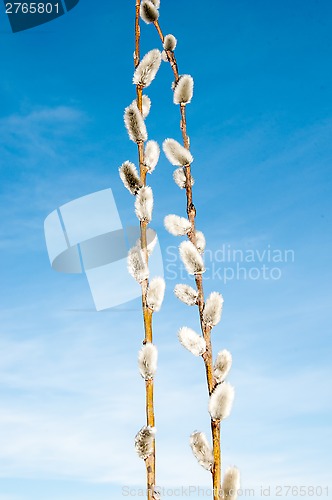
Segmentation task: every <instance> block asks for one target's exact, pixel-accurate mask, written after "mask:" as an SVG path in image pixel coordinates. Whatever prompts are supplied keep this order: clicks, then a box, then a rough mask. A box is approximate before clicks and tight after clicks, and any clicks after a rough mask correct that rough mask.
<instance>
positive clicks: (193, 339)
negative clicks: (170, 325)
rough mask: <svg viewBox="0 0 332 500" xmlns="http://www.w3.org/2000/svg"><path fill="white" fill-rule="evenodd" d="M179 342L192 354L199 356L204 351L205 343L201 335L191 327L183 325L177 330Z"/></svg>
mask: <svg viewBox="0 0 332 500" xmlns="http://www.w3.org/2000/svg"><path fill="white" fill-rule="evenodd" d="M178 338H179V341H180V343H181V344H182V345H183V347H185V348H186V349H188V351H190V352H191V353H192V354H193V355H194V356H201V355H202V354H204V352H205V351H206V343H205V340H204V339H203V337H201V336H200V335H198V333H196V332H194V330H192V329H191V328H188V327H187V326H183V327H182V328H180V330H179V332H178Z"/></svg>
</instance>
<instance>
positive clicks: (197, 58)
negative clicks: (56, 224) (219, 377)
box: [0, 0, 332, 500]
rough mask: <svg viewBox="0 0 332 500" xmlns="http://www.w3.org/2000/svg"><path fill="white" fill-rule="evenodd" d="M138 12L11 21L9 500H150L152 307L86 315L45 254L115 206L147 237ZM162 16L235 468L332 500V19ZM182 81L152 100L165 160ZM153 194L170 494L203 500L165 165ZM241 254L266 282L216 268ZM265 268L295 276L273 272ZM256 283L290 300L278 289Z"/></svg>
mask: <svg viewBox="0 0 332 500" xmlns="http://www.w3.org/2000/svg"><path fill="white" fill-rule="evenodd" d="M133 4H134V2H133V1H132V2H112V3H111V2H106V1H104V0H101V1H100V2H98V3H93V4H92V2H87V1H86V0H80V3H79V5H78V6H77V7H76V8H75V9H73V10H72V11H71V12H70V13H68V14H67V15H66V16H64V17H62V18H60V19H58V20H55V21H53V22H52V23H50V24H45V25H43V26H41V27H39V28H36V29H33V30H30V31H27V32H21V33H17V34H12V33H11V31H10V28H9V23H8V20H7V19H6V17H5V14H4V9H2V10H1V13H0V22H1V30H0V36H1V38H2V44H1V45H2V51H1V56H0V58H1V68H2V78H1V81H0V92H1V108H0V109H1V112H0V138H1V139H0V168H1V183H0V192H1V213H2V218H1V239H0V247H1V254H2V258H1V264H0V265H1V311H0V314H1V327H0V332H1V333H0V353H1V355H0V443H1V444H0V500H45V498H47V500H59V499H60V498H61V500H69V499H70V500H91V498H93V499H94V500H104V499H106V498H110V497H117V498H121V497H122V496H123V495H122V489H121V488H122V487H123V486H124V485H129V486H131V487H133V488H141V487H144V480H145V478H144V467H143V464H142V463H141V461H140V460H139V459H138V458H137V457H136V456H135V453H134V450H133V436H134V435H135V433H136V432H137V430H138V429H139V428H140V427H141V426H142V425H143V423H144V384H143V383H142V380H141V379H140V377H139V375H138V372H137V366H136V357H137V351H138V349H139V346H140V342H141V339H142V329H141V313H140V307H139V301H133V302H131V303H130V304H126V305H124V306H121V307H118V308H115V309H111V310H108V311H104V312H100V313H97V312H96V311H94V306H93V302H92V297H91V294H90V291H89V288H88V284H87V282H86V278H85V277H84V276H83V275H63V274H58V273H56V272H54V271H53V270H52V269H51V267H50V264H49V261H48V256H47V251H46V247H45V241H44V234H43V223H44V219H45V218H46V217H47V215H48V214H49V213H51V212H52V211H53V210H54V209H56V208H57V207H59V206H61V205H63V204H64V203H66V202H69V201H71V200H74V199H75V198H78V197H80V196H84V195H86V194H89V193H93V192H95V191H98V190H101V189H106V188H108V187H111V188H112V190H113V193H114V196H115V199H116V201H117V204H118V208H119V212H120V215H121V218H122V222H123V224H124V225H131V224H136V223H137V221H136V219H135V216H134V214H133V206H132V203H133V200H132V198H131V197H130V196H129V194H128V193H127V192H126V191H125V190H124V188H123V186H122V184H121V181H120V180H119V178H118V172H117V169H118V166H119V165H120V164H121V163H122V162H123V161H124V160H126V159H129V160H131V161H135V160H136V149H135V146H134V145H133V144H132V143H130V142H129V141H128V139H127V136H126V131H125V129H124V126H123V120H122V115H123V109H124V107H125V106H127V105H128V104H129V103H130V102H131V101H132V99H133V98H134V90H135V89H134V87H133V85H132V83H131V80H132V72H133V60H132V53H133V14H134V5H133ZM160 13H161V19H160V21H161V25H162V28H163V30H164V32H165V33H167V32H171V33H173V34H174V35H175V36H176V37H177V38H178V47H177V49H176V50H177V57H178V61H179V65H180V72H183V73H190V74H192V75H193V77H194V79H195V96H194V99H193V102H192V104H191V105H190V107H189V108H188V127H189V134H190V137H191V145H192V153H193V155H194V157H195V162H194V165H193V175H194V177H195V180H196V184H195V191H194V196H195V203H196V207H197V212H198V217H197V224H198V227H199V229H202V230H204V232H205V235H206V238H207V242H208V248H209V250H210V251H211V255H212V256H213V257H215V258H212V259H209V262H208V264H209V266H208V267H209V269H208V272H207V273H206V290H207V292H210V291H213V290H218V291H221V292H222V293H223V295H224V298H225V306H224V313H223V319H222V322H221V323H220V325H219V326H218V327H217V328H216V329H215V331H214V333H213V342H214V346H215V347H214V350H215V353H216V352H218V350H220V349H223V348H228V349H229V350H231V352H232V354H233V358H234V365H233V369H232V373H231V374H230V377H229V380H230V382H231V383H232V384H233V385H234V386H235V389H236V401H235V404H234V409H233V412H232V415H231V417H230V418H229V419H228V420H227V421H225V423H224V425H223V431H222V448H223V456H224V463H225V465H227V464H237V465H238V466H239V467H240V469H241V472H242V478H243V480H242V486H243V488H253V489H254V490H255V494H254V496H253V495H251V498H256V499H259V498H261V494H260V487H261V485H262V484H263V485H265V486H266V487H268V486H270V487H271V491H270V495H269V497H270V498H278V497H277V496H276V495H275V493H276V491H275V487H276V486H277V485H280V486H282V487H284V486H287V485H291V486H303V485H306V486H310V485H311V486H322V487H326V486H329V487H330V491H329V496H332V494H331V488H332V484H331V479H330V477H331V474H330V470H331V465H332V464H331V453H330V446H329V442H331V399H330V397H329V394H330V393H331V375H332V374H331V363H330V350H331V335H330V333H331V313H330V310H331V286H330V283H331V278H332V276H331V275H332V273H331V265H330V253H331V201H330V200H331V194H330V193H331V187H332V186H331V158H332V141H331V133H332V109H331V108H332V106H331V103H332V99H331V97H332V95H331V93H332V92H331V90H332V78H331V76H332V72H331V64H330V61H331V48H332V36H331V33H332V30H331V19H332V17H331V15H332V6H331V3H330V2H328V1H327V0H324V1H323V0H320V1H319V0H318V1H315V2H314V1H309V0H304V1H301V2H300V1H299V0H293V1H292V2H286V1H284V0H281V1H279V2H263V1H258V0H253V1H251V2H245V1H240V0H238V1H236V2H225V1H223V2H218V1H211V2H209V4H208V5H207V4H206V5H205V4H204V7H202V4H201V2H198V1H196V0H191V1H189V0H185V1H183V2H176V1H175V0H169V1H168V2H166V1H164V2H162V5H161V9H160ZM142 38H143V40H142V52H143V53H144V52H145V51H147V50H149V49H151V48H155V47H159V40H158V38H157V35H156V33H155V32H154V30H153V29H152V28H151V27H147V26H143V27H142ZM171 77H172V75H171V72H170V68H169V67H168V66H167V65H166V64H165V63H163V66H162V67H161V69H160V72H159V74H158V77H157V79H156V81H155V82H154V83H153V84H152V85H151V87H149V89H148V95H149V96H150V97H151V100H152V110H151V113H150V115H149V117H148V119H147V126H148V131H149V136H150V138H153V139H155V140H157V141H158V142H159V143H161V142H162V141H163V139H164V138H166V137H173V138H175V139H180V133H179V129H178V110H177V109H176V107H175V106H174V105H173V104H172V93H171V90H170V85H171V81H172V78H171ZM149 180H150V181H151V185H152V187H153V190H154V195H155V212H154V220H153V227H154V228H155V229H156V230H157V231H158V235H159V239H160V243H161V247H162V248H163V252H164V263H165V275H166V278H167V293H166V298H165V302H164V306H163V309H162V311H161V312H160V313H159V314H158V315H156V316H155V342H156V344H157V345H158V349H159V368H158V376H157V380H156V414H157V429H158V482H159V484H160V485H161V486H165V487H168V488H175V487H178V486H180V485H184V486H188V485H200V486H202V487H206V488H207V487H208V486H209V484H210V477H209V475H208V473H205V471H204V470H203V469H201V468H200V467H199V466H198V465H197V463H196V461H195V459H194V458H193V457H192V455H191V451H190V449H189V446H188V436H189V434H190V433H191V432H192V431H193V430H195V429H199V430H203V431H205V432H206V433H208V432H209V420H208V414H207V411H206V410H207V396H206V388H205V383H204V370H203V366H202V363H200V360H197V359H193V357H192V356H191V355H190V354H189V353H187V352H186V351H185V350H184V349H183V348H182V347H181V346H180V345H179V343H178V341H177V338H176V332H177V329H178V328H179V327H180V326H183V325H187V326H191V327H193V328H197V317H196V313H195V311H193V310H192V309H190V308H186V307H185V306H184V305H182V304H180V303H178V302H177V301H176V299H175V298H174V297H173V293H172V290H173V288H174V285H175V284H176V283H177V282H178V281H179V280H180V263H179V262H176V269H177V271H176V273H177V276H176V279H175V277H174V269H175V268H174V263H173V256H174V252H175V246H176V245H177V243H178V242H177V241H176V240H175V238H173V237H171V236H170V235H169V234H167V233H166V232H165V231H164V229H163V218H164V216H165V215H167V214H168V213H170V212H175V213H177V214H179V215H184V208H185V202H184V194H183V192H182V191H180V190H179V189H178V188H177V186H175V185H174V183H173V181H172V167H171V166H170V165H169V164H168V162H167V161H166V160H165V158H164V157H162V158H161V161H160V163H159V165H158V167H157V169H156V172H155V173H154V175H153V176H152V177H151V179H150V178H149ZM228 245H229V248H231V249H233V250H241V251H242V252H243V255H248V251H249V250H250V251H253V252H256V253H255V259H254V262H251V263H248V262H247V263H242V262H239V261H234V259H233V260H232V261H231V262H219V261H218V260H217V259H219V260H222V259H221V258H220V257H221V253H220V251H221V250H222V249H223V248H226V249H227V248H228ZM268 249H270V250H272V251H273V250H279V251H280V252H281V254H282V255H283V256H284V255H285V254H284V252H285V250H291V251H292V252H293V255H294V258H293V259H289V260H288V261H285V260H286V259H285V258H284V257H283V259H282V260H283V261H282V262H278V263H276V262H271V259H270V262H269V261H268V260H269V259H267V257H266V254H265V257H262V255H263V252H264V251H265V252H267V250H268ZM218 252H219V253H218ZM257 252H258V253H257ZM237 255H239V253H238V254H237ZM217 256H218V257H217ZM260 259H262V261H260ZM262 265H266V266H267V267H269V268H277V271H274V272H275V273H278V276H279V275H280V276H279V279H273V278H271V276H270V275H268V276H269V279H264V278H263V275H262V272H261V267H262ZM237 266H239V267H242V268H244V270H242V271H239V273H240V275H239V279H237V276H236V272H238V271H237ZM225 268H229V269H231V270H233V272H234V278H233V279H230V280H228V281H226V282H225V280H224V279H222V278H223V277H224V273H225ZM253 268H257V269H258V271H252V269H253ZM231 270H230V271H227V272H228V273H232V271H231ZM250 270H251V273H252V274H251V275H249V273H250ZM241 273H242V274H241ZM250 276H251V279H250ZM257 276H258V278H257ZM245 278H247V279H245ZM133 286H135V285H134V284H133ZM324 491H325V490H324ZM191 496H192V497H194V498H196V497H197V498H198V496H197V495H196V496H195V495H194V494H192V495H191ZM244 496H245V495H244ZM247 496H248V495H247ZM325 496H327V495H326V493H325ZM279 498H280V497H279ZM308 498H309V497H308Z"/></svg>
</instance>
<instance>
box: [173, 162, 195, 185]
mask: <svg viewBox="0 0 332 500" xmlns="http://www.w3.org/2000/svg"><path fill="white" fill-rule="evenodd" d="M190 178H191V185H192V186H193V185H194V183H195V181H194V178H193V176H192V175H190ZM173 179H174V182H175V184H176V185H177V186H179V188H180V189H185V187H186V174H185V172H184V169H183V167H179V168H177V169H176V170H174V172H173Z"/></svg>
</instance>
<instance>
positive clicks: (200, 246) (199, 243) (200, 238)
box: [195, 231, 206, 254]
mask: <svg viewBox="0 0 332 500" xmlns="http://www.w3.org/2000/svg"><path fill="white" fill-rule="evenodd" d="M195 236H196V248H197V250H198V251H199V253H200V254H202V253H204V250H205V247H206V240H205V236H204V233H202V231H196V232H195Z"/></svg>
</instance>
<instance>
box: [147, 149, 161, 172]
mask: <svg viewBox="0 0 332 500" xmlns="http://www.w3.org/2000/svg"><path fill="white" fill-rule="evenodd" d="M159 155H160V148H159V144H158V143H157V142H156V141H148V142H147V143H146V145H145V150H144V165H145V166H146V168H147V170H148V172H149V174H151V173H152V172H153V171H154V169H155V168H156V165H157V163H158V160H159Z"/></svg>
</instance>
